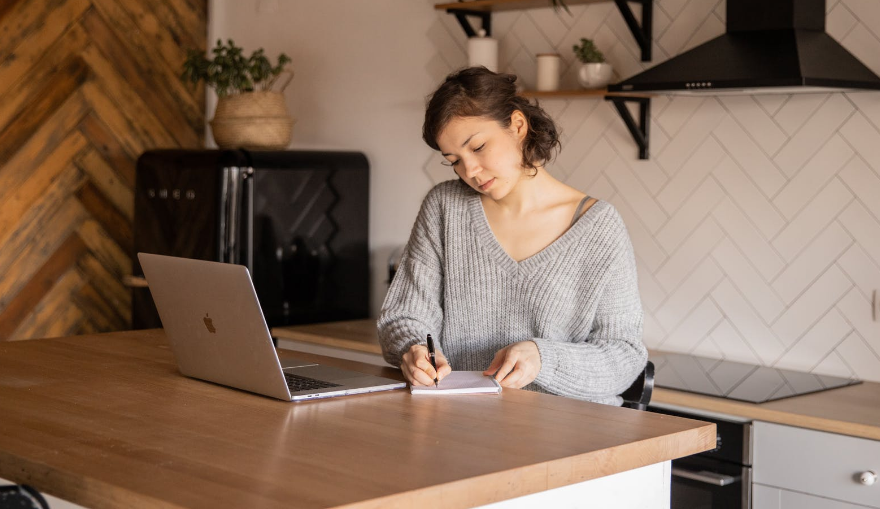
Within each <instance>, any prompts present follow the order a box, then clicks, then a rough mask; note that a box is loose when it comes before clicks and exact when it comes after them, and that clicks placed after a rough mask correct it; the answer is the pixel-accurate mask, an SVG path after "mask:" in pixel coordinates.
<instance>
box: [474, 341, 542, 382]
mask: <svg viewBox="0 0 880 509" xmlns="http://www.w3.org/2000/svg"><path fill="white" fill-rule="evenodd" d="M540 371H541V354H540V353H539V352H538V345H536V344H535V342H534V341H520V342H519V343H514V344H512V345H510V346H508V347H505V348H503V349H501V350H498V353H496V354H495V358H494V359H492V364H489V367H488V368H486V371H483V374H484V375H493V374H494V375H495V380H498V383H500V384H501V386H502V387H510V388H512V389H521V388H523V387H525V386H526V385H528V384H530V383H532V382H533V381H534V380H535V378H537V377H538V372H540Z"/></svg>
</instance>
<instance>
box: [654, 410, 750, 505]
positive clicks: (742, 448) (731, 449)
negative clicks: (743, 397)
mask: <svg viewBox="0 0 880 509" xmlns="http://www.w3.org/2000/svg"><path fill="white" fill-rule="evenodd" d="M648 410H649V411H651V412H657V413H662V414H667V415H675V416H678V417H686V418H688V419H697V420H700V421H707V422H714V423H715V425H716V426H717V438H716V447H715V449H712V450H711V451H706V452H703V453H700V454H695V455H693V456H688V457H686V458H681V459H678V460H674V461H673V462H672V486H671V491H672V501H671V504H670V508H671V509H749V508H751V506H752V502H751V501H752V441H751V434H752V433H751V432H752V423H751V422H749V421H745V420H742V421H741V420H737V419H736V418H735V417H730V418H724V417H721V416H715V415H712V416H707V415H704V414H695V413H688V412H684V411H681V410H680V409H678V408H676V409H671V408H669V407H665V406H663V407H658V406H653V405H652V406H649V407H648Z"/></svg>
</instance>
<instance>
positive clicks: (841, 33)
mask: <svg viewBox="0 0 880 509" xmlns="http://www.w3.org/2000/svg"><path fill="white" fill-rule="evenodd" d="M858 22H859V21H858V20H857V19H856V17H855V16H853V14H852V12H850V10H849V8H847V7H845V6H843V5H841V4H839V3H838V4H837V5H835V6H834V7H832V8H831V10H830V11H829V12H828V15H827V16H826V17H825V31H826V32H828V35H830V36H831V37H834V39H836V40H838V41H840V40H842V39H843V38H844V37H846V35H847V34H849V32H850V30H852V29H853V28H855V26H856V25H857V24H858Z"/></svg>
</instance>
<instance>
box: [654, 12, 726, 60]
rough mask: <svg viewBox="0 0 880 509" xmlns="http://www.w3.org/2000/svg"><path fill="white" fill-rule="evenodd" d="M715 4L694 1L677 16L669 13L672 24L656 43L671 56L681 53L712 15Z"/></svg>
mask: <svg viewBox="0 0 880 509" xmlns="http://www.w3.org/2000/svg"><path fill="white" fill-rule="evenodd" d="M715 3H716V2H713V1H710V0H695V1H691V2H690V3H688V5H687V9H684V10H682V11H681V12H679V13H677V14H672V13H670V16H671V17H672V24H671V25H669V28H667V29H666V32H664V33H663V35H662V36H660V37H659V38H658V39H657V43H658V44H660V46H661V47H663V49H664V50H666V52H667V53H670V54H673V55H675V54H678V53H681V52H682V50H683V49H684V47H685V44H687V41H688V40H689V39H690V38H691V37H692V36H693V34H694V33H696V32H698V31H699V29H700V27H701V26H702V25H703V23H704V22H705V21H706V19H707V18H708V17H709V16H711V15H712V11H713V10H714V9H715ZM667 12H668V11H667ZM716 21H717V20H716ZM719 35H720V33H719Z"/></svg>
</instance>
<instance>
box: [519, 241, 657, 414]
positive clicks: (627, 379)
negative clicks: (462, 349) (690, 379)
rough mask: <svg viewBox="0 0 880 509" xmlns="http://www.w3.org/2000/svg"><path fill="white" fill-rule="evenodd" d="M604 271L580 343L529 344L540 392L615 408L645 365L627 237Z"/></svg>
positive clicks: (635, 279)
mask: <svg viewBox="0 0 880 509" xmlns="http://www.w3.org/2000/svg"><path fill="white" fill-rule="evenodd" d="M622 244H623V245H622V249H620V250H619V252H618V253H619V254H618V255H617V257H616V259H615V260H614V261H613V262H612V263H611V264H610V266H609V278H608V280H607V283H606V284H605V288H604V290H603V291H602V294H601V297H600V298H599V302H598V304H597V309H596V315H595V318H594V321H593V325H592V329H591V330H590V333H589V335H588V337H587V338H586V340H585V341H581V342H566V341H556V340H548V339H542V338H533V341H534V342H535V344H537V345H538V351H539V352H540V355H541V371H540V372H539V373H538V377H537V378H536V379H535V382H534V383H535V384H536V385H538V386H539V387H540V388H542V389H544V390H546V391H548V392H551V393H553V394H559V395H561V396H568V397H573V398H578V399H587V400H591V401H600V402H604V403H611V404H617V405H620V404H621V403H622V399H621V398H620V397H619V396H618V395H619V394H620V393H622V392H623V391H625V390H626V389H627V388H629V386H630V385H631V384H632V382H633V381H634V380H635V379H636V377H637V376H638V375H639V373H641V371H642V370H643V369H644V367H645V363H646V362H647V360H648V350H647V349H646V348H645V345H644V344H643V343H642V323H643V312H642V305H641V300H640V298H639V288H638V277H637V273H636V262H635V255H634V254H633V249H632V244H631V243H630V241H629V237H628V235H626V234H625V229H624V235H623V241H622Z"/></svg>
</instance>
